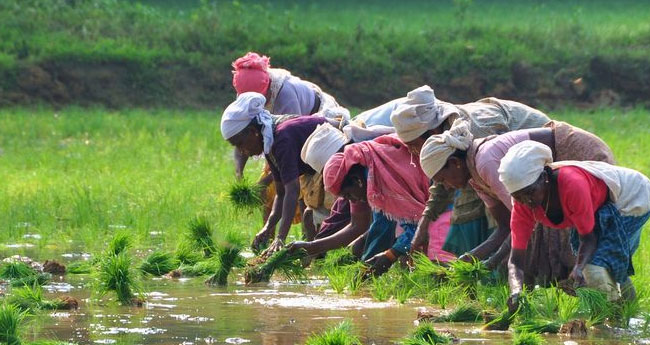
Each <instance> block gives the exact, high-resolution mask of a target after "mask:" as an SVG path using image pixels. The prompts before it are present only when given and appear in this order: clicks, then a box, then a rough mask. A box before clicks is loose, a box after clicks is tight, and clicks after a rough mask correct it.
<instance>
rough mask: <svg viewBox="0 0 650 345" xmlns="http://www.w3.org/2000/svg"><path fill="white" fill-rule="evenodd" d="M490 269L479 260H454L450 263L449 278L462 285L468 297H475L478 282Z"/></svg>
mask: <svg viewBox="0 0 650 345" xmlns="http://www.w3.org/2000/svg"><path fill="white" fill-rule="evenodd" d="M489 273H490V271H489V270H488V269H487V268H486V267H485V265H483V263H481V261H479V260H476V259H475V260H473V261H472V262H465V261H461V260H456V261H453V262H451V263H450V269H449V278H450V280H451V281H452V282H454V283H456V284H458V285H460V286H463V287H464V288H465V290H466V291H467V294H468V296H469V298H471V299H476V298H477V291H476V289H477V285H478V282H479V281H481V280H482V279H484V278H486V277H487V276H488V274H489Z"/></svg>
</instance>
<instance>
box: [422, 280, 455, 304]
mask: <svg viewBox="0 0 650 345" xmlns="http://www.w3.org/2000/svg"><path fill="white" fill-rule="evenodd" d="M459 292H462V291H459V288H458V286H456V285H454V284H451V283H447V284H442V285H440V286H438V287H437V288H435V289H433V290H431V291H430V292H429V293H428V294H427V296H426V298H427V300H428V301H429V303H431V304H436V305H439V306H440V308H442V309H447V306H448V305H449V304H450V303H451V300H452V297H453V295H454V294H457V293H459Z"/></svg>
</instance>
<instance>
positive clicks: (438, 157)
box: [420, 119, 474, 178]
mask: <svg viewBox="0 0 650 345" xmlns="http://www.w3.org/2000/svg"><path fill="white" fill-rule="evenodd" d="M473 139H474V136H473V135H472V133H470V130H469V123H468V122H467V121H465V120H463V119H457V120H456V121H454V124H453V125H452V126H451V128H450V129H449V130H447V131H445V132H444V133H442V134H439V135H432V136H431V137H429V139H427V141H426V142H425V143H424V146H422V150H421V151H420V165H422V170H424V173H425V174H426V175H427V177H429V178H433V175H435V174H437V173H438V172H439V171H440V169H442V167H443V166H445V164H446V163H447V159H449V157H450V156H451V155H452V154H454V152H456V150H462V151H467V149H468V148H469V146H470V145H471V144H472V140H473Z"/></svg>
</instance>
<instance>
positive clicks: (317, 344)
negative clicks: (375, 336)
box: [305, 321, 361, 345]
mask: <svg viewBox="0 0 650 345" xmlns="http://www.w3.org/2000/svg"><path fill="white" fill-rule="evenodd" d="M305 345H361V340H360V339H359V338H358V337H357V336H356V335H354V334H353V333H352V324H351V323H350V322H348V321H343V322H341V323H339V324H338V325H335V326H330V327H329V328H328V329H326V330H325V331H323V332H321V333H318V334H313V335H311V336H310V337H309V338H307V341H306V342H305Z"/></svg>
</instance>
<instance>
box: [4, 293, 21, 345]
mask: <svg viewBox="0 0 650 345" xmlns="http://www.w3.org/2000/svg"><path fill="white" fill-rule="evenodd" d="M24 318H25V312H24V311H21V310H20V309H19V308H18V307H17V306H15V305H12V304H9V303H7V302H4V303H3V304H2V305H0V343H1V344H7V345H20V344H21V341H20V328H21V323H22V322H23V319H24Z"/></svg>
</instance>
